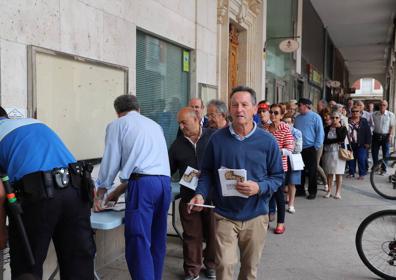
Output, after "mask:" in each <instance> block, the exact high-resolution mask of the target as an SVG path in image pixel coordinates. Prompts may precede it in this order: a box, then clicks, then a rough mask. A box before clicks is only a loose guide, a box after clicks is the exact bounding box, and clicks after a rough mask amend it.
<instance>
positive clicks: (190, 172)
mask: <svg viewBox="0 0 396 280" xmlns="http://www.w3.org/2000/svg"><path fill="white" fill-rule="evenodd" d="M198 177H199V171H198V170H197V169H194V168H192V167H190V166H187V168H186V171H184V174H183V176H182V178H181V180H180V182H179V184H180V185H183V186H185V187H187V188H189V189H192V190H194V191H195V189H196V188H197V186H198Z"/></svg>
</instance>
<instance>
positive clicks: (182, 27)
mask: <svg viewBox="0 0 396 280" xmlns="http://www.w3.org/2000/svg"><path fill="white" fill-rule="evenodd" d="M0 10H1V11H2V15H1V17H0V83H1V87H0V98H1V99H0V101H1V104H2V105H3V106H6V107H7V106H12V107H19V108H27V95H28V88H27V66H28V61H27V46H28V45H35V46H40V47H44V48H48V49H52V50H56V51H62V52H66V53H70V54H75V55H79V56H83V57H87V58H92V59H96V60H100V61H104V62H109V63H114V64H118V65H122V66H126V67H128V68H129V92H131V93H133V94H134V93H135V85H136V81H135V77H136V29H140V30H143V31H145V32H148V33H151V34H153V35H154V36H158V37H160V38H162V39H165V40H168V41H171V42H173V43H176V44H178V45H181V46H183V47H185V48H187V49H190V50H192V54H193V55H192V57H193V58H194V61H193V64H192V65H193V67H192V72H191V88H192V95H196V94H197V92H196V91H197V90H196V89H197V84H198V83H200V82H201V83H207V84H210V85H216V60H217V59H216V30H217V25H216V19H217V18H216V11H217V9H216V1H214V0H112V1H106V0H36V1H24V0H15V1H7V0H0Z"/></svg>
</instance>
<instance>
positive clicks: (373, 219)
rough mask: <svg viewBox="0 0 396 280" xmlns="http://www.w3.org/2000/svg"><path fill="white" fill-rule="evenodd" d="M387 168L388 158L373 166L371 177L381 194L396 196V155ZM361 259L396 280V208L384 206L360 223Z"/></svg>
mask: <svg viewBox="0 0 396 280" xmlns="http://www.w3.org/2000/svg"><path fill="white" fill-rule="evenodd" d="M386 160H388V161H393V163H392V164H390V165H389V166H388V167H387V169H388V170H387V172H386V173H385V172H384V164H385V161H384V160H381V161H379V162H378V164H377V165H376V166H374V167H373V169H372V171H371V174H370V181H371V185H372V187H373V189H374V190H375V192H376V193H378V194H379V195H380V196H382V197H384V198H387V199H392V200H395V199H396V169H395V165H396V157H388V158H386ZM355 245H356V249H357V251H358V254H359V257H360V259H361V260H362V261H363V263H364V264H365V265H366V267H367V268H368V269H370V270H371V271H372V272H373V273H375V274H376V275H378V276H380V277H382V278H383V279H390V280H396V209H395V210H393V209H390V210H382V211H378V212H375V213H373V214H371V215H369V216H368V217H367V218H365V219H364V220H363V222H362V223H361V224H360V226H359V228H358V230H357V232H356V238H355Z"/></svg>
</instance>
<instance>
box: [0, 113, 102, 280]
mask: <svg viewBox="0 0 396 280" xmlns="http://www.w3.org/2000/svg"><path fill="white" fill-rule="evenodd" d="M75 162H76V160H75V158H74V157H73V156H72V154H71V153H70V152H69V151H68V149H67V148H66V147H65V145H64V144H63V142H62V141H61V139H60V138H59V137H58V136H57V135H56V134H55V133H54V132H53V131H52V130H51V129H50V128H49V127H47V126H46V125H45V124H43V123H41V122H39V121H37V120H34V119H19V120H10V119H6V118H0V169H1V170H2V171H3V172H6V173H7V174H8V176H9V178H10V182H11V184H12V185H13V186H14V188H15V189H16V191H17V195H18V199H19V200H20V201H21V206H22V209H23V214H22V219H23V223H24V226H25V229H26V232H27V235H28V237H29V242H30V245H31V247H32V250H33V255H34V258H35V262H36V264H35V265H34V266H33V267H31V266H30V265H29V262H28V260H27V258H26V256H25V251H24V248H23V245H22V244H21V242H20V238H19V236H18V234H17V233H16V232H17V229H16V224H15V221H13V219H12V217H10V233H11V234H9V245H10V257H11V262H10V266H11V274H12V278H13V279H14V278H17V277H18V275H21V274H24V273H29V274H33V275H35V276H36V277H39V278H40V279H41V278H42V274H43V270H42V265H43V262H44V261H45V258H46V256H47V251H48V246H49V244H50V241H51V239H52V240H53V243H54V245H55V248H56V251H57V257H58V263H59V268H60V276H61V278H62V279H84V280H85V279H93V278H94V275H93V271H94V269H93V259H94V255H95V243H94V240H93V235H92V229H91V225H90V204H89V202H88V201H87V200H84V199H83V190H82V188H81V184H79V183H78V182H77V181H75V182H74V181H69V182H68V183H67V184H65V185H64V186H62V188H60V187H59V186H58V185H56V184H55V179H54V177H53V173H52V172H53V170H54V169H56V168H64V170H66V169H67V170H68V169H69V164H73V163H75ZM48 174H49V177H48V176H47V175H48ZM44 178H47V180H46V181H44ZM49 190H51V191H49Z"/></svg>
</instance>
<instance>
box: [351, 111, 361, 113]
mask: <svg viewBox="0 0 396 280" xmlns="http://www.w3.org/2000/svg"><path fill="white" fill-rule="evenodd" d="M359 112H360V111H352V113H359Z"/></svg>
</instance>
